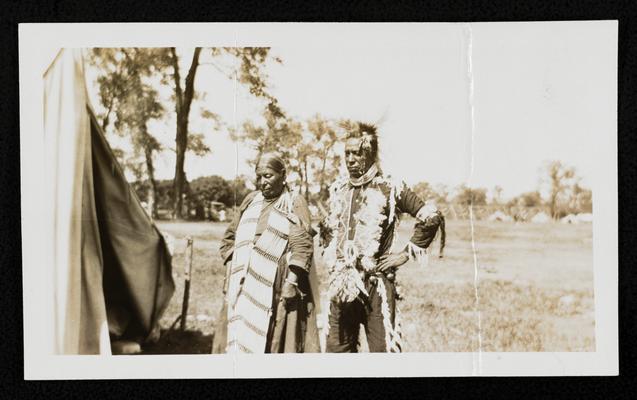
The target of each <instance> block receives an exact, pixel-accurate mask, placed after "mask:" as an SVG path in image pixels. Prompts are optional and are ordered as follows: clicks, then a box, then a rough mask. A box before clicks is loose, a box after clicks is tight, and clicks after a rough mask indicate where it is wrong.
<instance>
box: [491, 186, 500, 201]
mask: <svg viewBox="0 0 637 400" xmlns="http://www.w3.org/2000/svg"><path fill="white" fill-rule="evenodd" d="M492 194H493V198H492V199H491V202H492V203H493V204H494V205H499V204H500V203H501V202H502V186H500V185H495V186H494V187H493V192H492Z"/></svg>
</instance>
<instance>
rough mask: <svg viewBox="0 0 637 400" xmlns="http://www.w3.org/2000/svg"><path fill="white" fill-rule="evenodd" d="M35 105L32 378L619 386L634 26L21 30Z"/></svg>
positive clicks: (29, 291)
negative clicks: (426, 379)
mask: <svg viewBox="0 0 637 400" xmlns="http://www.w3.org/2000/svg"><path fill="white" fill-rule="evenodd" d="M107 31H108V32H110V33H112V35H110V36H108V38H105V37H104V35H103V33H104V32H107ZM45 36H46V39H44V40H42V38H43V37H45ZM20 92H21V94H20V95H21V99H20V100H21V101H20V111H21V112H20V120H21V133H20V134H21V163H22V173H21V177H22V232H23V266H22V268H23V277H24V320H25V325H24V334H25V378H27V379H62V378H65V379H68V378H73V377H76V378H99V377H105V378H109V377H110V378H131V377H139V378H147V377H158V378H161V377H165V378H170V377H211V378H214V377H284V376H285V377H296V376H299V377H309V376H317V377H318V376H326V377H327V376H436V375H445V376H450V375H468V376H470V375H478V376H479V375H486V376H488V375H585V374H589V375H612V374H617V368H618V364H617V357H618V355H617V268H618V264H617V148H616V143H617V100H616V99H617V22H616V21H574V22H516V23H498V22H492V23H444V24H443V23H436V24H432V23H428V24H420V23H419V24H345V23H339V24H283V23H279V24H241V23H237V24H21V26H20ZM277 353H285V354H279V355H278V356H277V355H275V354H277ZM299 353H300V354H299ZM343 353H349V354H343ZM352 353H358V354H352ZM379 353H389V354H387V355H386V356H383V355H381V354H379ZM69 356H71V357H69ZM75 356H77V357H75ZM149 356H152V357H149ZM177 356H178V357H177ZM335 357H336V358H335ZM372 360H378V361H376V362H373V364H374V365H373V366H370V365H369V364H370V361H372ZM381 360H382V361H381ZM47 365H48V367H47ZM52 365H58V366H59V367H58V368H51V366H52ZM144 365H148V366H149V367H148V369H146V370H144V371H139V370H137V372H131V371H132V370H133V369H135V368H139V366H144ZM162 365H163V366H168V365H172V366H177V365H178V366H179V367H175V368H174V369H173V368H167V367H162ZM366 365H367V366H368V367H365V366H366ZM275 366H276V368H275ZM356 366H359V367H360V368H358V369H355V367H356ZM52 370H55V371H52ZM177 370H178V371H177ZM290 370H294V371H290ZM127 371H128V372H127ZM127 374H128V375H127Z"/></svg>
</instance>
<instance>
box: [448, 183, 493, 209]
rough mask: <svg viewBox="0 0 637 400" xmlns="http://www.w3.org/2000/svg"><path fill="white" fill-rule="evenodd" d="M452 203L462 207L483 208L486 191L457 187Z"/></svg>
mask: <svg viewBox="0 0 637 400" xmlns="http://www.w3.org/2000/svg"><path fill="white" fill-rule="evenodd" d="M454 202H455V203H457V204H460V205H463V206H484V205H486V204H487V189H484V188H470V187H467V186H466V185H464V184H463V185H461V186H459V187H458V194H457V195H456V198H455V199H454Z"/></svg>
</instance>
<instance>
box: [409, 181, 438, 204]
mask: <svg viewBox="0 0 637 400" xmlns="http://www.w3.org/2000/svg"><path fill="white" fill-rule="evenodd" d="M412 190H413V191H414V193H416V195H418V197H420V198H421V199H422V200H424V201H427V200H431V199H434V200H435V197H436V193H435V192H434V190H433V188H432V187H431V185H430V184H429V182H419V183H417V184H415V185H414V187H413V189H412Z"/></svg>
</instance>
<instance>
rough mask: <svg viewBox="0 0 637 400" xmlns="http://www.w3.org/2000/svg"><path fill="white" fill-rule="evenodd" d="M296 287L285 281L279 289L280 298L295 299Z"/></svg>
mask: <svg viewBox="0 0 637 400" xmlns="http://www.w3.org/2000/svg"><path fill="white" fill-rule="evenodd" d="M297 290H298V289H297V287H296V285H293V284H291V283H290V282H288V281H285V283H284V284H283V287H282V288H281V297H282V298H284V299H285V300H291V299H294V298H295V297H296V295H297V294H298V293H297Z"/></svg>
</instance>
